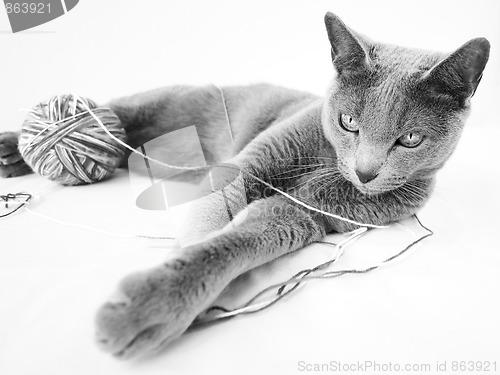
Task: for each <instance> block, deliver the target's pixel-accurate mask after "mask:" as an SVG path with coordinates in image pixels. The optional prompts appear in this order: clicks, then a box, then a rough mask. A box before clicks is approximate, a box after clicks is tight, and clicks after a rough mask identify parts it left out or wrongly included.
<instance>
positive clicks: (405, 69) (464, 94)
mask: <svg viewBox="0 0 500 375" xmlns="http://www.w3.org/2000/svg"><path fill="white" fill-rule="evenodd" d="M325 23H326V27H327V31H328V36H329V39H330V43H331V47H332V49H331V50H332V60H333V66H334V68H335V69H334V70H335V77H334V79H333V80H332V83H331V86H330V88H329V90H328V93H327V100H326V101H325V105H324V109H323V118H322V121H323V127H324V131H325V135H326V137H327V139H328V140H329V141H330V142H331V143H332V145H333V146H334V148H335V150H336V153H337V158H338V165H339V169H340V172H341V173H342V174H343V175H344V177H345V178H346V179H348V180H349V181H351V182H352V183H353V184H354V185H355V186H356V187H357V188H358V190H360V191H361V192H362V193H365V194H378V193H382V192H386V191H390V190H393V189H396V188H398V187H400V186H402V185H403V184H405V183H406V182H408V181H411V180H415V179H428V178H431V177H432V176H433V175H434V174H435V172H436V171H437V170H438V169H439V168H440V167H441V166H442V165H443V164H444V163H445V161H446V160H447V159H448V158H449V156H450V155H451V153H452V152H453V150H454V148H455V146H456V144H457V142H458V139H459V137H460V134H461V131H462V128H463V126H464V122H465V120H466V118H467V116H468V113H469V101H470V98H471V97H472V95H473V94H474V92H475V90H476V88H477V85H478V84H479V81H480V80H481V76H482V72H483V69H484V67H485V65H486V62H487V61H488V55H489V47H490V45H489V42H488V41H487V40H486V39H484V38H477V39H473V40H470V41H469V42H467V43H465V44H464V45H463V46H462V47H460V48H459V49H457V50H456V51H455V52H453V53H451V54H442V53H436V52H428V51H422V50H415V49H408V48H402V47H398V46H392V45H386V44H380V43H374V42H372V41H370V40H368V39H367V38H366V37H364V36H361V35H360V34H358V33H355V32H353V31H352V30H350V29H349V28H348V27H346V26H345V25H344V23H343V22H342V21H341V20H340V19H339V18H338V17H337V16H335V15H334V14H332V13H327V15H326V16H325Z"/></svg>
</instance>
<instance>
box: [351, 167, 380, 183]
mask: <svg viewBox="0 0 500 375" xmlns="http://www.w3.org/2000/svg"><path fill="white" fill-rule="evenodd" d="M356 175H357V176H358V178H359V181H361V183H362V184H366V183H367V182H370V181H371V180H373V179H374V178H375V177H377V176H378V173H376V172H375V173H374V172H364V171H360V170H359V169H356Z"/></svg>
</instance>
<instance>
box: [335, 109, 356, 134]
mask: <svg viewBox="0 0 500 375" xmlns="http://www.w3.org/2000/svg"><path fill="white" fill-rule="evenodd" d="M339 122H340V126H342V128H344V130H347V131H348V132H353V133H355V132H357V131H359V127H358V123H357V122H356V121H354V119H353V118H352V117H351V116H349V115H346V114H344V113H341V114H340V120H339Z"/></svg>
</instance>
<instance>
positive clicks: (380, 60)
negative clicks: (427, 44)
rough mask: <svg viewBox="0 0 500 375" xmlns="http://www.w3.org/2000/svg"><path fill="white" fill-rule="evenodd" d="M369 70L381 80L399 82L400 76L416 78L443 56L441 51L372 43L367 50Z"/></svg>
mask: <svg viewBox="0 0 500 375" xmlns="http://www.w3.org/2000/svg"><path fill="white" fill-rule="evenodd" d="M368 55H369V61H370V70H371V71H372V73H373V74H374V75H375V77H376V78H377V81H378V83H380V82H381V81H387V80H389V81H394V82H399V81H401V79H402V78H404V77H406V78H409V77H414V78H418V77H419V76H421V75H422V74H424V73H425V72H427V71H429V70H430V69H431V68H432V67H433V66H434V65H436V64H437V63H438V62H439V61H440V60H441V59H442V58H443V57H444V56H443V54H442V53H438V52H432V51H426V50H419V49H410V48H405V47H400V46H395V45H388V44H380V45H373V46H371V48H370V50H369V53H368Z"/></svg>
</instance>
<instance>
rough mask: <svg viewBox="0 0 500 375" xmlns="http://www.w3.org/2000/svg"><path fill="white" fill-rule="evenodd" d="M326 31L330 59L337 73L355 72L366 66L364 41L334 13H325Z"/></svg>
mask: <svg viewBox="0 0 500 375" xmlns="http://www.w3.org/2000/svg"><path fill="white" fill-rule="evenodd" d="M325 25H326V31H327V32H328V39H330V44H331V46H332V61H333V65H334V66H335V68H336V69H337V72H338V73H339V74H346V73H356V72H361V71H365V70H366V69H367V68H368V59H367V52H366V50H365V48H366V46H365V45H364V44H365V43H364V42H363V41H362V40H361V38H360V37H359V36H357V35H355V34H354V33H353V32H352V31H351V30H350V29H349V28H348V27H347V26H346V25H345V24H344V23H343V22H342V20H341V19H340V18H339V17H337V16H336V15H335V14H333V13H331V12H328V13H327V14H326V15H325Z"/></svg>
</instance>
